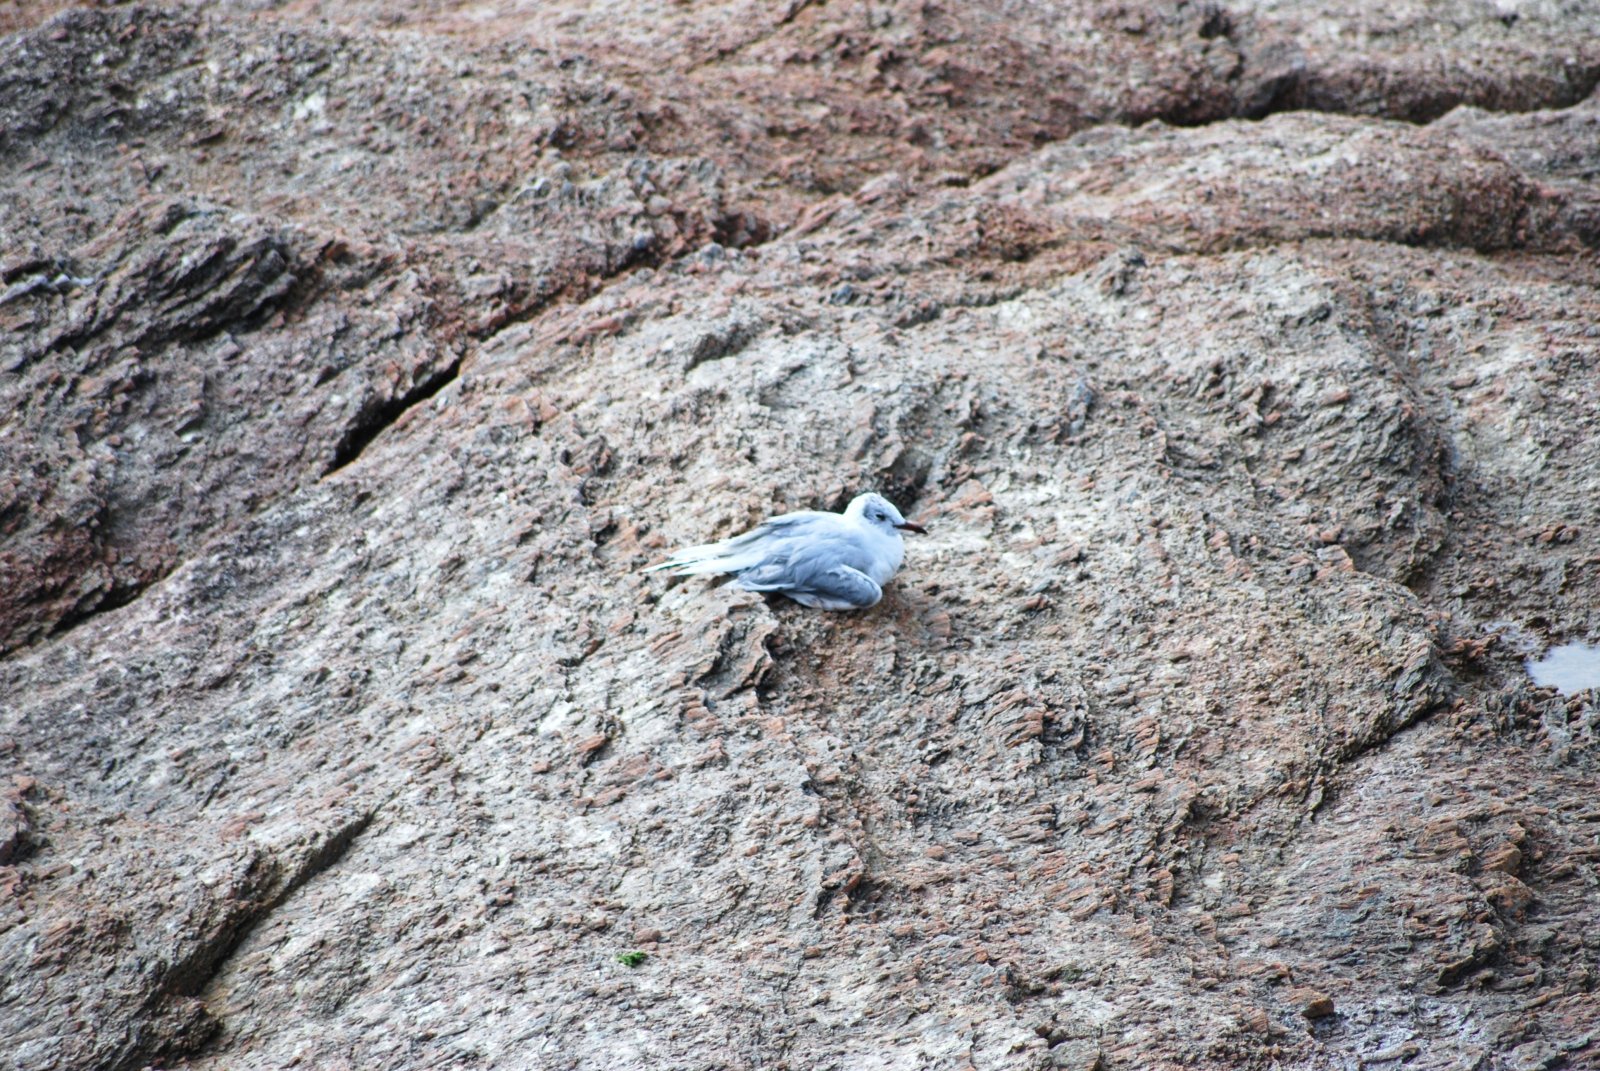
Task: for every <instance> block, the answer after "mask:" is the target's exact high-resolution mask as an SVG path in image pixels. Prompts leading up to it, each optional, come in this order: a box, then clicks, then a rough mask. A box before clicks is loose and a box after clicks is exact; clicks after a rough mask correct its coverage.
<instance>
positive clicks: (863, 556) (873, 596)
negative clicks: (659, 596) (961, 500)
mask: <svg viewBox="0 0 1600 1071" xmlns="http://www.w3.org/2000/svg"><path fill="white" fill-rule="evenodd" d="M901 532H919V533H921V534H923V535H926V534H927V529H926V528H923V527H922V525H920V524H913V523H912V522H911V521H908V520H906V519H905V518H904V517H902V516H901V515H900V511H899V510H897V509H895V507H894V503H892V502H890V501H889V500H888V499H886V498H884V497H883V496H882V495H879V494H872V493H870V492H869V493H868V494H864V495H857V496H856V497H855V498H853V499H851V500H850V505H848V506H846V507H845V511H844V512H843V513H827V512H824V511H821V510H810V509H808V510H800V511H799V512H797V513H785V514H782V515H780V516H777V517H772V518H769V519H768V520H765V521H762V522H761V523H760V524H759V525H757V526H756V527H755V528H752V529H751V530H750V531H748V532H746V533H745V534H744V535H740V536H734V537H733V538H732V539H724V540H722V541H721V542H717V543H705V544H703V545H701V546H698V547H685V548H684V549H683V550H680V551H678V552H677V553H675V554H673V555H672V557H670V558H668V559H667V560H666V561H664V562H661V563H660V564H658V565H652V566H650V568H648V569H646V570H645V572H647V573H653V572H655V571H656V570H658V569H670V570H671V571H672V572H674V573H676V574H677V575H679V576H697V575H701V574H705V573H732V574H734V577H735V579H734V580H733V583H734V584H736V585H738V586H739V587H741V588H744V589H745V590H746V591H772V592H778V593H780V594H783V595H787V596H788V597H789V598H791V599H793V600H794V601H795V602H797V603H799V604H800V605H801V606H810V607H812V608H814V609H818V610H864V609H866V608H867V607H869V606H872V605H874V604H876V603H877V601H878V600H879V599H881V598H883V585H884V584H887V583H888V582H889V578H890V577H892V576H894V574H895V571H896V570H898V569H899V568H900V562H901V561H902V560H903V559H904V558H905V553H906V550H905V546H904V544H903V543H902V542H901V540H900V533H901Z"/></svg>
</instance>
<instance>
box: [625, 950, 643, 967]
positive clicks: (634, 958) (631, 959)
mask: <svg viewBox="0 0 1600 1071" xmlns="http://www.w3.org/2000/svg"><path fill="white" fill-rule="evenodd" d="M649 958H650V957H649V956H648V955H646V954H645V953H643V952H624V953H622V955H620V956H618V957H617V962H618V963H620V964H622V965H623V966H624V967H637V966H639V965H640V964H642V963H643V962H644V961H645V960H647V959H649Z"/></svg>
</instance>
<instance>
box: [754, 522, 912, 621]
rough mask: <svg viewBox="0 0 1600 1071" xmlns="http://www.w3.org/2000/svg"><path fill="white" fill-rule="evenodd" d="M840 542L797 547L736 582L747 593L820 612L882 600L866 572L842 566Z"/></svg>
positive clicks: (833, 541)
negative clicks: (770, 594) (776, 596)
mask: <svg viewBox="0 0 1600 1071" xmlns="http://www.w3.org/2000/svg"><path fill="white" fill-rule="evenodd" d="M842 544H843V541H842V540H833V539H830V540H823V541H820V542H817V543H812V544H809V545H806V546H798V547H795V548H794V549H793V551H792V552H791V553H788V554H785V555H783V556H782V557H773V558H769V559H767V560H766V561H764V562H762V563H761V564H760V565H757V566H755V567H753V568H750V569H746V570H744V571H743V572H742V573H740V574H739V579H738V580H736V581H735V583H737V584H738V585H739V586H740V587H742V588H745V589H746V590H748V591H775V592H781V593H782V594H784V595H787V596H789V598H791V599H793V600H794V601H795V602H798V603H800V604H801V605H802V606H812V607H816V608H818V609H822V610H861V609H865V608H866V607H868V606H872V605H873V604H874V603H876V602H877V601H878V600H879V599H881V598H883V588H881V587H879V586H878V584H877V582H876V581H874V580H873V579H872V578H871V577H870V576H868V575H867V574H866V573H863V572H862V571H861V570H859V569H856V568H853V567H851V566H849V565H846V564H845V563H844V560H843V559H844V558H845V556H846V555H845V554H844V553H843V552H844V551H845V550H846V548H845V547H844V546H843V545H842Z"/></svg>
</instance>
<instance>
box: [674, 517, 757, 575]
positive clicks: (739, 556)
mask: <svg viewBox="0 0 1600 1071" xmlns="http://www.w3.org/2000/svg"><path fill="white" fill-rule="evenodd" d="M772 528H773V524H772V522H771V521H768V522H767V523H766V524H763V525H761V526H760V527H759V528H756V529H754V530H753V531H749V532H746V533H745V534H744V535H739V536H734V537H733V538H732V539H722V540H718V541H717V542H715V543H702V544H700V545H699V546H698V547H684V548H683V549H682V550H675V551H673V552H672V557H670V558H668V559H667V560H666V561H664V562H657V563H656V564H655V565H651V566H648V567H647V568H646V569H645V570H644V571H645V572H647V573H654V572H658V571H660V570H663V569H671V570H672V571H673V572H674V573H676V574H678V575H679V576H699V575H701V574H704V573H738V572H742V571H743V570H745V569H749V568H750V567H752V566H755V565H759V564H761V562H762V560H763V559H765V558H766V550H765V548H764V547H763V545H762V544H763V542H764V541H765V540H766V538H767V536H769V535H771V534H772Z"/></svg>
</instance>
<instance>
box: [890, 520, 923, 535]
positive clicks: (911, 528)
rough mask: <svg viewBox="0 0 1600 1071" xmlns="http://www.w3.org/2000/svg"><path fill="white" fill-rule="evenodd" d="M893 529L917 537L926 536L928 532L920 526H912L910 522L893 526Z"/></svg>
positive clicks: (902, 522)
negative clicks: (914, 534)
mask: <svg viewBox="0 0 1600 1071" xmlns="http://www.w3.org/2000/svg"><path fill="white" fill-rule="evenodd" d="M895 527H896V528H898V529H900V530H901V531H902V532H915V533H917V534H918V535H927V534H928V530H927V529H926V528H924V527H922V525H920V524H914V523H912V522H911V521H901V522H900V523H899V524H897V525H895Z"/></svg>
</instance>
